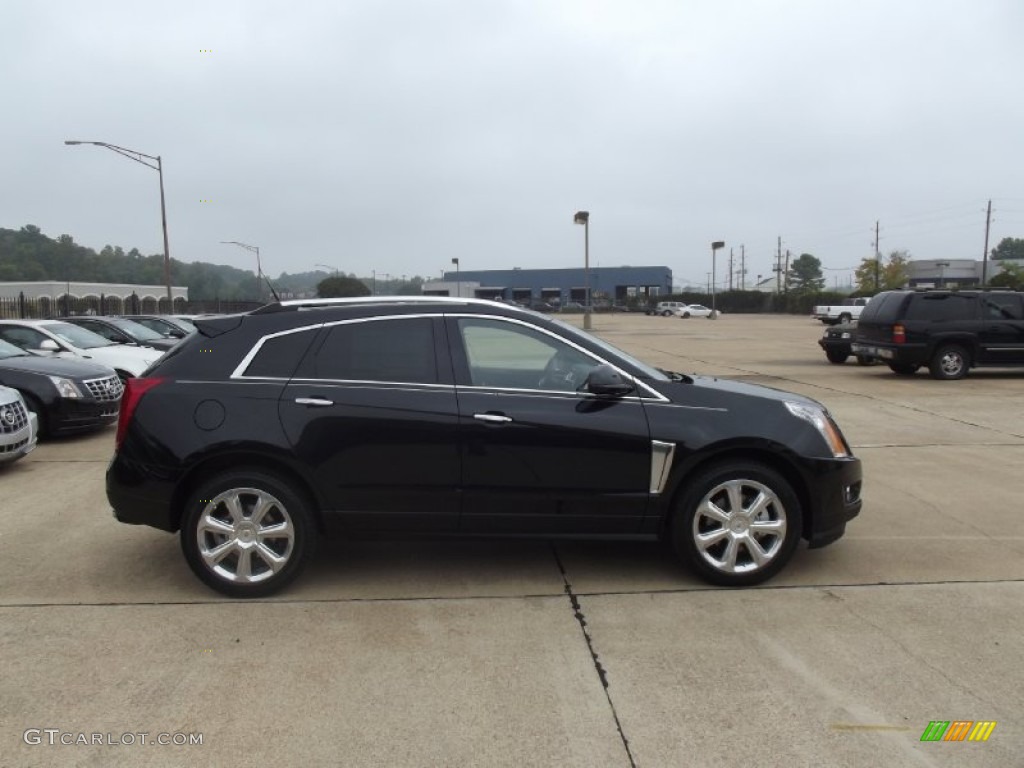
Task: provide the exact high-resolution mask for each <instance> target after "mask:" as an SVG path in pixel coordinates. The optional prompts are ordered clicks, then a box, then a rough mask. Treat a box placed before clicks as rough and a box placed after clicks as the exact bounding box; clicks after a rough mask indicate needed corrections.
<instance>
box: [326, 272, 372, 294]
mask: <svg viewBox="0 0 1024 768" xmlns="http://www.w3.org/2000/svg"><path fill="white" fill-rule="evenodd" d="M316 295H317V296H319V297H320V298H321V299H333V298H342V297H346V296H369V295H370V289H369V288H367V287H366V285H364V284H363V282H362V281H361V280H357V279H356V278H354V277H340V276H339V277H327V278H324V279H323V280H321V281H320V282H319V283H317V284H316Z"/></svg>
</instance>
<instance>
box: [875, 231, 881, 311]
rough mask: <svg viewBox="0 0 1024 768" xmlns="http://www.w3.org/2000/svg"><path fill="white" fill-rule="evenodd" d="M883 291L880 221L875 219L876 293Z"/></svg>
mask: <svg viewBox="0 0 1024 768" xmlns="http://www.w3.org/2000/svg"><path fill="white" fill-rule="evenodd" d="M880 290H882V254H881V253H879V251H878V220H877V219H875V293H878V292H879V291H880Z"/></svg>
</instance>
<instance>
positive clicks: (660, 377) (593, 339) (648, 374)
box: [535, 313, 671, 381]
mask: <svg viewBox="0 0 1024 768" xmlns="http://www.w3.org/2000/svg"><path fill="white" fill-rule="evenodd" d="M535 314H538V313H535ZM541 317H546V316H544V315H541ZM546 319H549V320H550V321H551V322H553V323H554V324H555V325H557V326H558V327H559V328H561V329H562V330H563V331H568V332H569V334H570V335H572V336H574V337H576V338H579V336H581V335H583V336H585V337H586V339H587V341H589V342H590V343H591V344H596V345H597V346H598V347H600V348H601V349H602V350H604V351H605V352H607V353H608V354H609V356H611V357H613V358H614V357H617V358H619V359H620V360H625V361H626V362H627V363H629V364H630V365H632V366H634V367H635V368H637V369H638V370H639V371H640V373H641V375H642V376H643V377H644V378H645V379H651V380H652V381H670V380H671V379H669V377H668V376H666V375H665V374H664V373H662V372H661V371H659V370H658V369H657V368H654V367H652V366H650V365H648V364H647V363H644V362H641V361H640V360H637V359H636V358H635V357H633V356H632V355H630V354H627V353H626V352H623V351H622V350H621V349H619V348H618V347H615V346H612V345H611V344H609V343H608V342H607V341H604V340H603V339H599V338H598V337H597V336H594V335H592V334H589V333H587V332H586V331H581V330H580V329H579V328H577V327H576V326H575V325H570V324H569V323H567V322H565V321H564V320H559V319H558V318H557V317H547V318H546Z"/></svg>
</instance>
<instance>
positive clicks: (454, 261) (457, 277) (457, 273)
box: [452, 258, 462, 299]
mask: <svg viewBox="0 0 1024 768" xmlns="http://www.w3.org/2000/svg"><path fill="white" fill-rule="evenodd" d="M452 264H454V265H455V285H456V290H458V292H459V293H458V297H459V298H460V299H461V298H462V272H461V271H460V270H459V260H458V258H454V259H452Z"/></svg>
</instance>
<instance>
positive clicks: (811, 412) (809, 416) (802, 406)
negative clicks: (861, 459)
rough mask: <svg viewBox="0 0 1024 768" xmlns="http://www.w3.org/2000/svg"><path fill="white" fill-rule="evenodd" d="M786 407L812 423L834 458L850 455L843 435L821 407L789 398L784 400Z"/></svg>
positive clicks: (795, 414)
mask: <svg viewBox="0 0 1024 768" xmlns="http://www.w3.org/2000/svg"><path fill="white" fill-rule="evenodd" d="M786 408H788V409H789V412H790V413H792V414H793V415H794V416H796V417H797V418H800V419H803V420H804V421H809V422H810V423H811V424H813V425H814V428H815V429H817V430H818V433H819V434H820V435H821V436H822V437H823V438H825V443H826V444H827V445H828V447H829V450H831V451H832V455H833V456H834V457H835V458H837V459H841V458H846V457H847V456H849V455H850V452H849V451H848V450H847V448H846V443H845V442H844V441H843V436H842V435H841V434H839V427H837V426H836V425H835V424H834V423H833V422H832V419H830V418H829V417H828V415H827V414H826V413H825V410H824V409H823V408H820V407H818V406H816V405H808V404H807V403H793V402H790V401H789V400H787V401H786Z"/></svg>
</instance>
